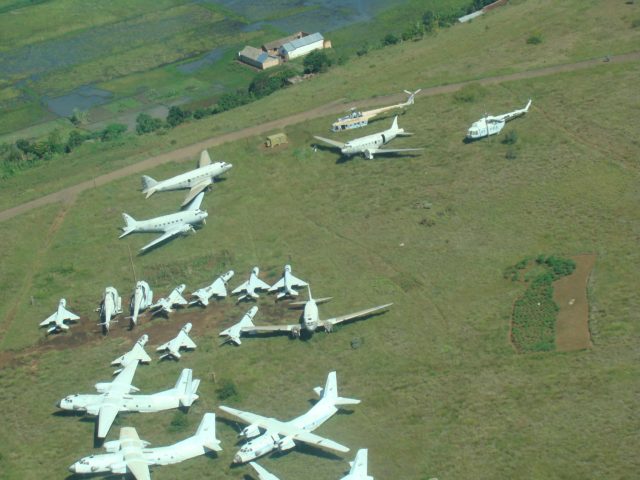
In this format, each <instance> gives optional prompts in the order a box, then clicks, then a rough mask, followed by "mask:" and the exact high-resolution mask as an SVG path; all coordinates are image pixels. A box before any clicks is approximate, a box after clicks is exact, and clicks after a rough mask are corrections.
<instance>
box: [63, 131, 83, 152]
mask: <svg viewBox="0 0 640 480" xmlns="http://www.w3.org/2000/svg"><path fill="white" fill-rule="evenodd" d="M84 140H85V138H84V135H83V134H82V133H81V132H80V130H71V131H70V132H69V138H67V145H66V147H65V151H66V152H67V153H69V152H71V151H72V150H73V149H74V148H76V147H77V146H79V145H82V143H83V142H84Z"/></svg>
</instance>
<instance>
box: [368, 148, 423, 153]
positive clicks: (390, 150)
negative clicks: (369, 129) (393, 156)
mask: <svg viewBox="0 0 640 480" xmlns="http://www.w3.org/2000/svg"><path fill="white" fill-rule="evenodd" d="M420 150H424V148H377V149H375V150H370V152H371V153H397V152H418V151H420Z"/></svg>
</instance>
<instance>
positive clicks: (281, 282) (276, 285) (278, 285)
mask: <svg viewBox="0 0 640 480" xmlns="http://www.w3.org/2000/svg"><path fill="white" fill-rule="evenodd" d="M282 287H284V276H283V277H282V278H281V279H280V280H278V281H277V282H276V283H274V284H273V285H272V286H271V287H269V291H270V292H275V291H276V290H279V289H281V288H282Z"/></svg>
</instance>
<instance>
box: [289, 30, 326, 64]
mask: <svg viewBox="0 0 640 480" xmlns="http://www.w3.org/2000/svg"><path fill="white" fill-rule="evenodd" d="M323 48H324V37H323V36H322V34H321V33H319V32H316V33H312V34H311V35H306V36H304V37H302V38H299V39H296V40H291V41H290V42H287V43H285V44H283V45H282V46H281V47H280V51H279V53H280V56H281V57H282V58H284V59H285V60H292V59H294V58H298V57H302V56H303V55H306V54H307V53H309V52H312V51H313V50H322V49H323Z"/></svg>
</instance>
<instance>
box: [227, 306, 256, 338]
mask: <svg viewBox="0 0 640 480" xmlns="http://www.w3.org/2000/svg"><path fill="white" fill-rule="evenodd" d="M256 313H258V307H256V306H253V307H251V308H250V309H249V311H248V312H247V313H245V314H244V316H243V317H242V320H240V321H239V322H238V323H236V324H235V325H233V326H231V327H229V328H227V329H226V330H223V331H222V332H220V336H221V337H227V338H226V339H225V343H226V342H233V343H235V344H236V345H240V344H241V343H242V342H241V341H240V334H241V333H242V332H243V331H249V330H245V329H251V328H252V327H255V325H254V324H253V317H255V316H256Z"/></svg>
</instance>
